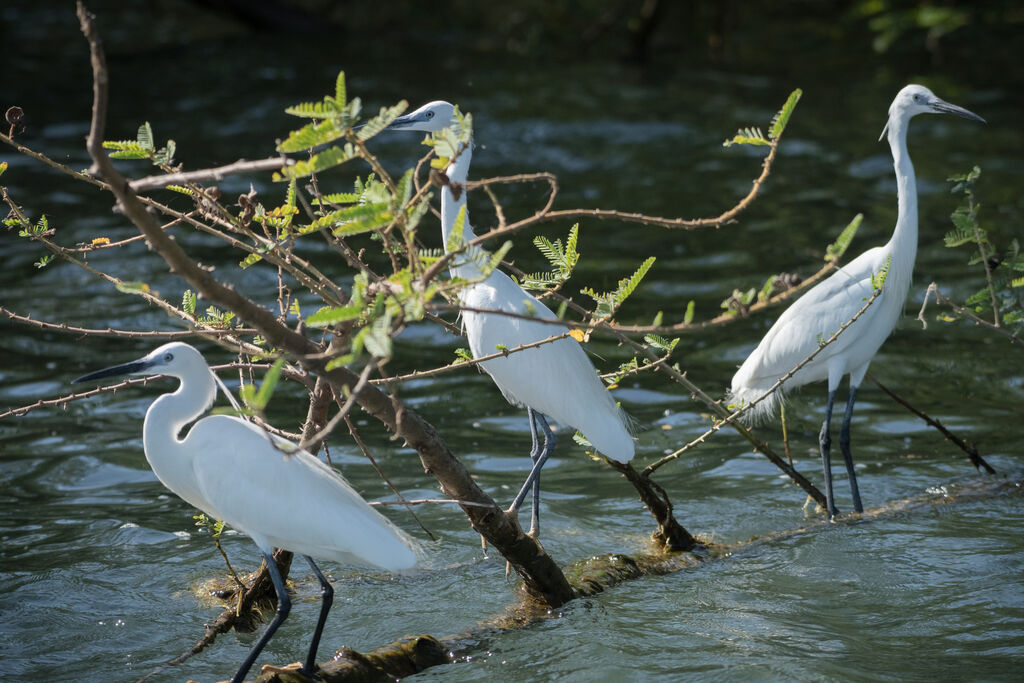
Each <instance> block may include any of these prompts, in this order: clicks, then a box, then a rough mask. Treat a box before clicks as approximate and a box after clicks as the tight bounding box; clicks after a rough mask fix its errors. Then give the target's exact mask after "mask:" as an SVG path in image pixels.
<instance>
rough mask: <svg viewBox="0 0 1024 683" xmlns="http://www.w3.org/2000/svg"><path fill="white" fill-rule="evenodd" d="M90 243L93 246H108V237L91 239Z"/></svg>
mask: <svg viewBox="0 0 1024 683" xmlns="http://www.w3.org/2000/svg"><path fill="white" fill-rule="evenodd" d="M92 243H93V244H110V238H109V237H96V238H93V241H92Z"/></svg>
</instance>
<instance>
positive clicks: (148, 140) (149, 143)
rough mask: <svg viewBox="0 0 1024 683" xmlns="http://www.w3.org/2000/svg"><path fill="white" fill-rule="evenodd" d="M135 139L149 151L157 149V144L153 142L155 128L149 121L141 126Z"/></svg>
mask: <svg viewBox="0 0 1024 683" xmlns="http://www.w3.org/2000/svg"><path fill="white" fill-rule="evenodd" d="M135 139H136V141H137V142H138V143H139V147H141V148H142V149H144V150H146V151H148V152H152V151H153V150H155V149H156V146H155V145H154V144H153V129H152V128H151V127H150V125H149V121H146V122H145V123H144V124H142V125H141V126H139V132H138V133H137V134H136V136H135Z"/></svg>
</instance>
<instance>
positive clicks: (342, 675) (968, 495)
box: [257, 477, 1024, 683]
mask: <svg viewBox="0 0 1024 683" xmlns="http://www.w3.org/2000/svg"><path fill="white" fill-rule="evenodd" d="M1004 495H1016V496H1020V495H1024V479H995V478H992V477H985V478H984V479H979V480H976V481H972V482H970V483H968V484H965V485H960V486H947V487H942V488H941V489H938V490H936V491H935V492H929V493H926V494H922V495H919V496H914V497H911V498H905V499H902V500H896V501H892V502H890V503H887V504H885V505H882V506H879V507H875V508H869V509H868V510H865V511H864V512H863V513H861V514H848V515H844V516H842V517H838V518H836V520H835V521H834V522H832V521H829V520H827V519H824V518H822V519H818V520H815V521H812V522H810V523H808V524H805V525H803V526H799V527H794V528H791V529H785V530H782V531H777V532H773V533H770V534H766V535H764V536H758V537H754V538H751V539H749V540H747V541H743V542H740V543H735V544H728V545H719V544H712V543H708V542H706V541H705V542H701V543H698V545H697V546H696V548H695V550H694V551H687V552H672V551H666V550H662V549H656V550H652V551H651V552H647V553H638V554H636V555H625V554H620V553H613V554H610V555H603V556H599V557H591V558H587V559H585V560H580V561H579V562H576V563H574V564H573V565H571V566H569V567H567V568H566V569H565V571H564V574H565V576H566V578H567V579H568V580H569V583H570V585H571V586H572V588H573V591H574V592H575V594H576V596H577V597H587V596H593V595H596V594H598V593H601V592H603V591H605V590H608V589H609V588H612V587H614V586H616V585H618V584H621V583H624V582H626V581H630V580H633V579H636V578H640V577H642V576H655V575H664V574H671V573H675V572H678V571H682V570H686V569H693V568H697V567H700V566H702V565H704V564H706V563H708V562H712V561H716V560H719V559H722V558H726V557H732V556H734V555H735V554H736V553H739V552H743V551H748V550H752V549H754V548H758V547H761V546H764V545H768V544H772V543H778V542H780V541H785V540H788V539H791V538H794V537H796V536H803V535H805V534H811V533H819V532H828V531H833V530H836V529H841V528H843V527H844V526H847V525H850V524H863V523H866V522H867V523H869V522H872V521H875V520H880V519H886V518H889V517H894V516H897V515H905V514H906V513H908V512H918V511H924V510H931V509H933V508H935V507H938V506H942V505H950V504H956V503H967V502H972V501H975V500H980V499H984V498H992V497H996V496H1004ZM519 593H520V596H521V597H523V598H525V599H520V600H519V601H518V602H517V603H515V604H513V605H510V606H509V607H508V608H507V609H506V610H505V612H504V613H502V614H500V615H498V616H496V617H493V618H490V619H487V620H484V621H482V622H480V623H478V624H477V625H476V626H474V627H473V628H472V629H471V630H470V631H469V632H467V633H463V634H460V635H451V636H445V637H441V638H433V637H431V636H428V635H420V636H406V637H405V638H401V639H399V640H396V641H395V642H393V643H390V644H388V645H385V646H382V647H379V648H377V649H375V650H372V651H371V652H369V653H359V652H356V651H355V650H351V649H349V648H345V649H343V650H341V651H340V652H339V653H338V655H337V656H336V657H335V658H334V659H332V660H331V661H328V662H324V663H322V664H321V665H320V666H321V667H322V668H321V670H320V671H319V672H318V673H319V676H320V677H321V678H322V680H324V681H331V682H343V681H344V682H348V681H358V682H359V683H368V682H371V681H374V682H375V681H385V680H394V679H395V678H398V677H401V676H405V675H411V674H412V673H417V672H419V671H422V670H424V669H425V668H429V667H431V666H437V665H439V664H445V663H450V662H453V661H455V660H456V659H457V658H460V657H464V656H466V655H470V654H472V653H474V652H477V651H479V650H480V649H481V648H482V647H484V648H485V647H487V646H488V642H489V641H490V640H492V639H493V638H494V637H495V636H496V635H498V634H500V633H501V632H502V631H505V630H508V629H514V628H524V627H527V626H530V625H532V624H535V623H537V622H539V621H542V620H544V619H551V618H557V616H556V614H555V613H553V612H552V611H551V609H550V608H549V607H548V606H546V605H543V604H541V603H539V602H537V601H534V600H530V599H529V598H528V596H527V594H526V592H525V591H519ZM442 654H443V656H442ZM296 668H297V665H296V666H293V667H283V668H277V667H270V666H267V667H264V671H263V673H261V675H260V677H259V678H258V679H257V680H259V681H261V682H262V683H269V682H271V681H273V682H275V683H284V682H286V681H287V682H288V683H291V682H293V681H305V680H308V679H304V678H294V677H292V678H287V677H284V676H288V675H291V674H292V672H294V671H295V669H296ZM282 672H288V673H282ZM398 672H406V673H398Z"/></svg>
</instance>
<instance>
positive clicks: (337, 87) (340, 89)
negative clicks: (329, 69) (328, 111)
mask: <svg viewBox="0 0 1024 683" xmlns="http://www.w3.org/2000/svg"><path fill="white" fill-rule="evenodd" d="M345 94H346V93H345V72H344V71H339V72H338V77H337V78H335V79H334V101H335V102H336V103H337V104H338V106H339V107H344V106H345Z"/></svg>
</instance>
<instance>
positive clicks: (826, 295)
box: [733, 247, 889, 388]
mask: <svg viewBox="0 0 1024 683" xmlns="http://www.w3.org/2000/svg"><path fill="white" fill-rule="evenodd" d="M885 259H886V252H885V250H884V249H882V248H881V247H877V248H875V249H870V250H868V251H866V252H864V253H863V254H861V255H860V256H858V257H857V258H856V259H854V260H853V261H851V262H850V263H849V264H848V265H847V266H845V267H843V268H841V269H840V270H839V271H837V272H836V273H834V274H833V275H832V276H831V277H829V278H828V279H827V280H825V281H824V282H822V283H821V284H819V285H818V286H816V287H814V288H813V289H812V290H811V291H809V292H808V293H807V294H805V295H804V296H803V297H801V298H800V299H798V300H797V301H796V303H794V304H793V305H792V306H790V307H789V308H788V309H786V311H785V312H784V313H783V314H782V315H781V316H780V317H779V319H778V320H777V321H776V322H775V324H774V325H773V326H772V328H771V329H770V330H769V331H768V333H767V334H766V335H765V336H764V338H763V339H762V340H761V343H760V344H759V345H758V347H757V349H756V350H755V351H754V352H753V353H752V354H751V355H750V357H749V358H748V359H747V361H746V362H745V363H744V364H743V366H742V367H741V368H740V370H739V372H737V375H736V379H734V381H733V384H734V386H736V385H737V382H738V381H739V382H740V383H742V384H743V385H746V386H759V387H761V388H765V387H763V386H762V385H764V384H766V383H767V384H771V383H774V381H775V380H777V379H778V378H779V377H780V376H782V375H784V374H785V373H787V372H789V371H790V370H792V369H793V367H794V366H796V364H797V363H799V362H800V361H802V360H803V359H805V358H807V357H808V356H809V355H810V354H811V353H813V352H814V350H815V349H817V348H818V347H819V345H820V344H821V343H824V342H825V341H826V340H828V339H829V338H830V337H831V336H832V335H833V334H834V333H835V332H837V331H838V330H839V328H840V327H841V326H842V325H843V324H844V323H846V322H847V321H849V320H850V319H851V318H853V316H854V315H856V314H857V311H859V310H860V309H861V308H862V307H863V306H864V304H866V303H867V301H868V299H870V298H871V296H872V294H873V293H874V287H873V283H872V278H873V276H874V275H876V274H877V273H878V272H880V271H881V269H882V268H883V267H884V265H885ZM880 317H882V316H881V306H879V305H872V306H871V307H870V308H868V310H867V311H865V312H864V313H863V314H861V316H860V318H858V319H857V321H856V322H854V323H853V325H851V328H850V329H849V330H848V331H847V332H844V333H843V334H841V335H840V336H839V338H838V339H836V341H835V342H833V343H832V344H830V345H829V346H828V347H827V348H825V349H824V350H823V351H822V352H821V353H820V354H818V355H817V356H816V357H815V358H814V360H813V361H812V362H811V363H810V364H808V365H807V366H805V367H804V368H803V369H802V370H801V371H800V376H799V380H800V381H799V382H798V383H801V384H802V383H804V382H809V381H815V380H818V379H824V378H826V377H828V363H829V361H830V360H831V359H833V358H836V357H838V356H841V355H843V354H847V353H848V352H849V351H850V349H851V347H852V346H854V345H855V344H858V343H863V341H864V340H863V339H862V337H861V335H860V334H859V333H858V332H857V331H855V330H854V329H852V328H854V327H856V328H860V329H861V330H865V329H869V328H871V327H872V326H873V321H875V320H876V319H878V318H880ZM888 332H889V331H888V330H887V331H886V333H885V336H888ZM882 339H884V336H883V337H882ZM880 343H881V339H880V340H879V344H880ZM876 350H877V346H875V348H873V349H871V350H870V353H869V354H868V355H867V357H868V358H870V356H871V355H874V352H875V351H876Z"/></svg>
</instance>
